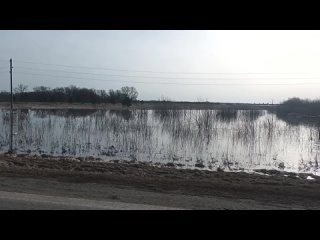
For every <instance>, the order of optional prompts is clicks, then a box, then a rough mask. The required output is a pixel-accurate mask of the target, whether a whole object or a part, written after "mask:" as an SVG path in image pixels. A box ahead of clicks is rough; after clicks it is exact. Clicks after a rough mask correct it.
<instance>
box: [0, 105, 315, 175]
mask: <svg viewBox="0 0 320 240" xmlns="http://www.w3.org/2000/svg"><path fill="white" fill-rule="evenodd" d="M294 119H297V118H293V121H288V120H286V119H283V118H281V117H280V116H277V115H276V114H274V113H269V112H267V111H263V110H231V109H229V110H160V109H159V110H125V111H121V110H16V111H15V114H14V132H15V135H14V149H15V150H16V151H17V152H19V153H31V154H48V155H59V156H60V155H64V156H75V157H83V158H85V157H90V159H99V160H127V161H144V162H151V163H153V164H155V165H162V164H163V165H168V166H176V167H181V168H198V169H206V170H215V171H216V170H217V171H250V170H253V169H277V170H284V171H292V172H308V173H313V174H315V175H320V173H319V170H318V155H319V153H320V140H319V138H320V135H319V125H318V124H316V123H308V124H307V123H305V122H304V121H295V120H294ZM291 120H292V119H291ZM316 122H317V121H316ZM9 136H10V114H9V111H8V110H0V152H6V151H8V148H9Z"/></svg>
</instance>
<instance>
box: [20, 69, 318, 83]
mask: <svg viewBox="0 0 320 240" xmlns="http://www.w3.org/2000/svg"><path fill="white" fill-rule="evenodd" d="M16 73H18V74H29V75H34V76H48V77H55V78H71V79H82V80H94V81H102V82H106V81H108V82H116V81H120V82H129V83H143V84H163V85H191V86H210V85H221V86H248V85H287V86H289V85H310V84H311V85H312V84H315V85H317V84H320V82H313V83H311V82H310V83H242V84H225V83H176V82H145V81H128V80H110V79H97V78H80V77H71V76H61V75H60V76H58V75H50V74H41V73H39V74H38V73H28V72H16Z"/></svg>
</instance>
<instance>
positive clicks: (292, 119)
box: [275, 112, 320, 127]
mask: <svg viewBox="0 0 320 240" xmlns="http://www.w3.org/2000/svg"><path fill="white" fill-rule="evenodd" d="M275 114H276V116H277V118H279V119H281V120H282V121H285V122H286V123H288V124H290V125H293V126H299V125H305V126H311V127H320V117H316V116H307V115H301V114H295V113H283V112H275Z"/></svg>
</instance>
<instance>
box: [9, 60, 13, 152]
mask: <svg viewBox="0 0 320 240" xmlns="http://www.w3.org/2000/svg"><path fill="white" fill-rule="evenodd" d="M12 68H13V67H12V59H11V58H10V89H11V108H10V150H9V153H11V154H12V153H13V147H12V144H13V141H12V140H13V139H12V138H13V93H12Z"/></svg>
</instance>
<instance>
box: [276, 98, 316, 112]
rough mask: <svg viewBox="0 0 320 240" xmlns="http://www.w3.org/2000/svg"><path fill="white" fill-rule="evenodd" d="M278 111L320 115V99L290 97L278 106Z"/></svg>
mask: <svg viewBox="0 0 320 240" xmlns="http://www.w3.org/2000/svg"><path fill="white" fill-rule="evenodd" d="M276 110H277V112H278V113H285V114H288V113H298V114H304V115H320V100H309V99H300V98H296V97H295V98H290V99H288V100H286V101H284V102H282V103H281V104H279V105H278V106H277V108H276Z"/></svg>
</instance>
